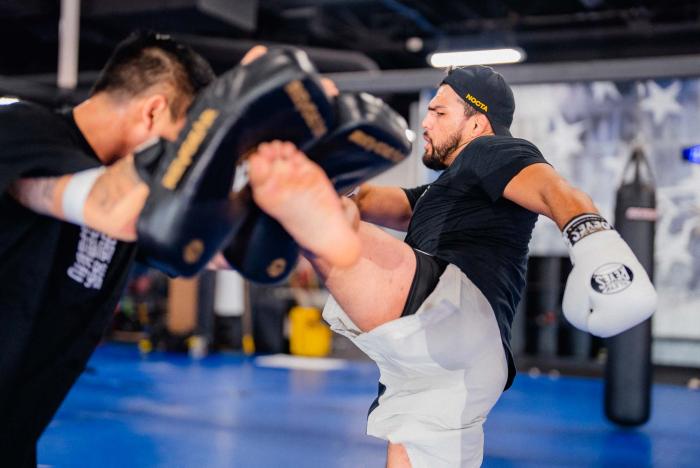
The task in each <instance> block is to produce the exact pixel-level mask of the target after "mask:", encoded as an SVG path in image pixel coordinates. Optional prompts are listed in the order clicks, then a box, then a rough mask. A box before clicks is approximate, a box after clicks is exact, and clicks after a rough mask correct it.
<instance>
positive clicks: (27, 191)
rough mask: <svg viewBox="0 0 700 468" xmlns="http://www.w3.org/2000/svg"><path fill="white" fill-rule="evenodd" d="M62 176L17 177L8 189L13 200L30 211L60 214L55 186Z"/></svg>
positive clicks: (56, 186)
mask: <svg viewBox="0 0 700 468" xmlns="http://www.w3.org/2000/svg"><path fill="white" fill-rule="evenodd" d="M63 177H65V176H63ZM63 177H37V178H32V179H19V180H17V181H15V182H14V183H13V184H12V185H11V186H10V188H9V190H8V191H9V193H10V195H12V197H13V198H14V199H15V200H17V201H18V202H19V203H20V204H22V205H24V206H25V207H27V208H29V209H31V210H32V211H36V212H37V213H41V214H46V215H54V216H57V215H59V214H60V211H57V209H58V210H60V194H57V188H58V186H59V181H60V180H61V179H62V178H63ZM57 196H58V200H57Z"/></svg>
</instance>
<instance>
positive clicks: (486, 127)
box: [474, 113, 493, 135]
mask: <svg viewBox="0 0 700 468" xmlns="http://www.w3.org/2000/svg"><path fill="white" fill-rule="evenodd" d="M474 125H476V126H478V128H476V127H474V130H477V132H478V133H479V134H480V135H483V134H485V133H493V129H492V128H491V122H489V119H488V117H486V115H485V114H482V113H478V114H476V119H474Z"/></svg>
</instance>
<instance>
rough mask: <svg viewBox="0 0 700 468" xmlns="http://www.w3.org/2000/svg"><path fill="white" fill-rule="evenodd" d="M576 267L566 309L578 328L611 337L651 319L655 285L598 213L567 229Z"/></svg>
mask: <svg viewBox="0 0 700 468" xmlns="http://www.w3.org/2000/svg"><path fill="white" fill-rule="evenodd" d="M562 234H563V235H564V240H565V241H566V242H567V244H568V245H569V256H570V258H571V263H573V265H574V267H573V269H572V270H571V274H569V278H568V280H567V281H566V289H565V291H564V302H563V304H562V309H563V311H564V316H565V317H566V319H567V320H568V321H569V322H571V324H572V325H573V326H575V327H576V328H578V329H580V330H583V331H587V332H589V333H591V334H593V335H596V336H600V337H602V338H607V337H609V336H613V335H617V334H618V333H622V332H623V331H625V330H628V329H630V328H632V327H633V326H635V325H637V324H639V323H641V322H643V321H644V320H646V319H648V318H649V317H650V316H651V314H653V313H654V311H655V310H656V303H657V297H656V290H655V289H654V285H653V284H651V281H650V280H649V276H648V275H647V273H646V271H645V270H644V267H643V266H642V265H641V264H640V263H639V260H637V257H635V255H634V253H632V249H630V248H629V246H628V245H627V243H626V242H625V241H624V240H622V237H620V234H618V233H617V231H615V230H614V229H613V228H612V227H611V226H610V224H608V222H607V221H606V220H605V219H603V218H602V217H601V216H599V215H597V214H583V215H580V216H577V217H576V218H574V219H573V220H572V221H571V222H569V223H568V224H567V225H566V226H565V227H564V229H563V231H562Z"/></svg>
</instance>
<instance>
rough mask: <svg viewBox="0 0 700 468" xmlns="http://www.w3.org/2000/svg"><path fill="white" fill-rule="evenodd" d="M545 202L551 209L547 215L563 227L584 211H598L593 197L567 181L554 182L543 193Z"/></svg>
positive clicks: (560, 227)
mask: <svg viewBox="0 0 700 468" xmlns="http://www.w3.org/2000/svg"><path fill="white" fill-rule="evenodd" d="M543 197H544V201H545V204H546V205H547V208H548V209H549V213H548V214H547V216H549V218H551V219H552V220H553V221H554V222H555V223H556V224H557V226H558V227H559V229H562V228H563V227H564V226H565V225H566V223H568V222H569V221H571V220H572V219H573V218H575V217H576V216H578V215H580V214H582V213H598V209H597V208H596V206H595V204H594V203H593V200H592V199H591V197H589V196H588V195H587V194H586V193H584V192H582V191H581V190H578V189H576V188H573V187H572V186H570V185H569V184H568V183H566V182H565V181H563V179H562V182H561V183H559V184H554V185H553V186H551V187H549V188H548V189H547V190H545V191H544V193H543Z"/></svg>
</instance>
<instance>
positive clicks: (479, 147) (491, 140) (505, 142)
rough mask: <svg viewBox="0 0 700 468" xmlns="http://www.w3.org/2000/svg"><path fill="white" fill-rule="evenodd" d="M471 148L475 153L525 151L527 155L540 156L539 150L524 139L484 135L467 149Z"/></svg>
mask: <svg viewBox="0 0 700 468" xmlns="http://www.w3.org/2000/svg"><path fill="white" fill-rule="evenodd" d="M471 146H473V148H472V150H474V151H476V152H481V151H488V152H494V151H496V152H500V151H503V152H510V151H513V150H517V151H525V152H528V153H533V154H538V155H541V154H542V153H541V152H540V150H539V149H538V148H537V146H535V144H534V143H532V142H531V141H528V140H525V139H524V138H516V137H512V136H507V135H486V136H482V137H478V138H476V139H475V140H474V141H472V142H471V143H470V144H469V145H467V147H471Z"/></svg>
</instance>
